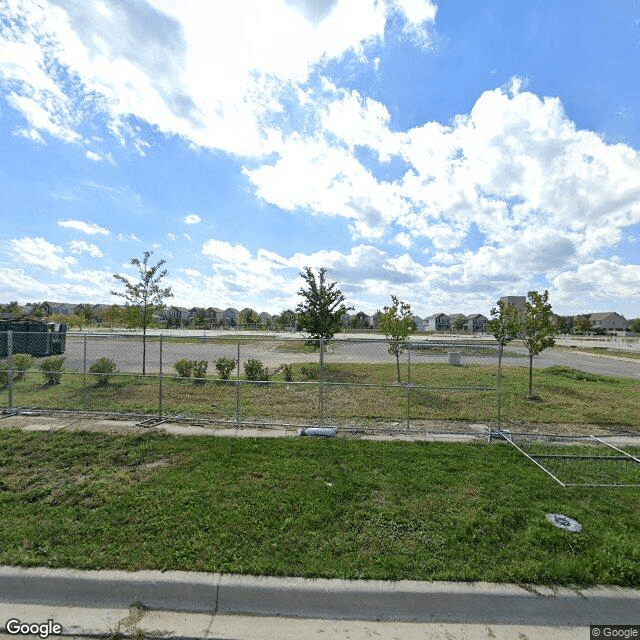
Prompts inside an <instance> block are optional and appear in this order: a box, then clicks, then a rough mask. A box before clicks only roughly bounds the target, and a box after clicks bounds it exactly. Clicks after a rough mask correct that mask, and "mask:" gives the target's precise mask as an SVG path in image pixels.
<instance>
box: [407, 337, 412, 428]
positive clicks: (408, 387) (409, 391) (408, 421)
mask: <svg viewBox="0 0 640 640" xmlns="http://www.w3.org/2000/svg"><path fill="white" fill-rule="evenodd" d="M410 427H411V341H410V340H409V341H408V342H407V429H409V428H410Z"/></svg>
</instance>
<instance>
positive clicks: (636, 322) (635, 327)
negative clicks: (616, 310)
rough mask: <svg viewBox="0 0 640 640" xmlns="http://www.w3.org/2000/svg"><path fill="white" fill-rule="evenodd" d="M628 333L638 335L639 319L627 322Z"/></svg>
mask: <svg viewBox="0 0 640 640" xmlns="http://www.w3.org/2000/svg"><path fill="white" fill-rule="evenodd" d="M629 331H633V332H634V333H640V318H636V319H635V320H631V322H629Z"/></svg>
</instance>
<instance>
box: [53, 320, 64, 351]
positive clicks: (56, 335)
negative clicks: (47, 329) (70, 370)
mask: <svg viewBox="0 0 640 640" xmlns="http://www.w3.org/2000/svg"><path fill="white" fill-rule="evenodd" d="M50 336H51V353H52V354H55V355H60V354H62V353H64V350H65V349H66V348H67V325H66V324H61V325H60V328H59V329H58V331H52V332H51V333H50Z"/></svg>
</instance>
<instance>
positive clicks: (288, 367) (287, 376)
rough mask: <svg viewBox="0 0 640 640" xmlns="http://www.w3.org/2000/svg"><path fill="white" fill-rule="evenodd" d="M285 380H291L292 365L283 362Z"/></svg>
mask: <svg viewBox="0 0 640 640" xmlns="http://www.w3.org/2000/svg"><path fill="white" fill-rule="evenodd" d="M283 371H284V380H285V382H293V366H292V365H290V364H285V365H284V367H283Z"/></svg>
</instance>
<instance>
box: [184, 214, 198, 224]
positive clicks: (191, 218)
mask: <svg viewBox="0 0 640 640" xmlns="http://www.w3.org/2000/svg"><path fill="white" fill-rule="evenodd" d="M201 221H202V218H201V217H200V216H199V215H198V214H197V213H190V214H189V215H187V216H185V217H184V220H183V222H184V223H185V224H198V223H199V222H201Z"/></svg>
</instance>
